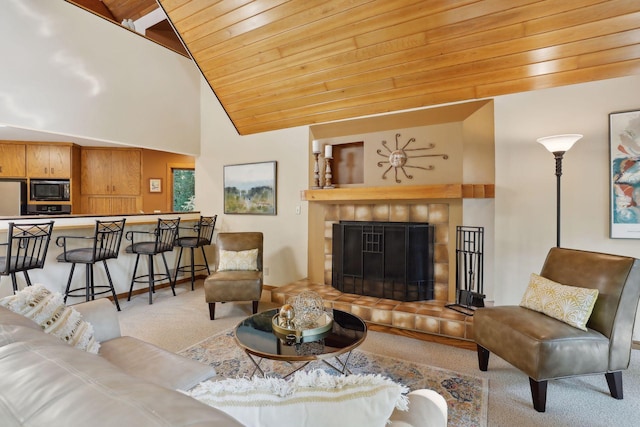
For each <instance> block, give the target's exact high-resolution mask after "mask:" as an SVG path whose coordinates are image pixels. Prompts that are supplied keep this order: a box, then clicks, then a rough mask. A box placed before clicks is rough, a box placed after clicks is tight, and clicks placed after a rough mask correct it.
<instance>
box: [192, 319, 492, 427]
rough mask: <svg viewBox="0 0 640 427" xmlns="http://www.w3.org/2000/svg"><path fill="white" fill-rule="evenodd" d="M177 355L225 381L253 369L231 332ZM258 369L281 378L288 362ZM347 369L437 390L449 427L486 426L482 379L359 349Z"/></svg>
mask: <svg viewBox="0 0 640 427" xmlns="http://www.w3.org/2000/svg"><path fill="white" fill-rule="evenodd" d="M179 354H181V355H182V356H185V357H188V358H191V359H194V360H197V361H199V362H201V363H206V364H208V365H211V366H213V367H214V368H215V370H216V372H217V374H218V375H219V376H222V377H225V378H236V377H243V376H249V375H251V374H252V372H253V369H254V367H253V364H252V363H251V361H250V360H249V358H248V356H247V355H246V354H245V353H244V351H243V350H242V349H241V348H240V347H238V345H237V344H236V341H235V337H234V335H233V329H231V330H228V331H225V332H221V333H220V334H217V335H214V336H212V337H209V338H207V339H205V340H203V341H201V342H200V343H198V344H196V345H194V346H192V347H189V348H188V349H186V350H182V351H180V352H179ZM260 367H261V368H262V369H263V370H264V372H265V373H267V375H269V376H275V377H283V376H285V375H287V374H288V373H289V372H290V371H291V365H289V364H288V363H286V362H277V361H271V360H263V361H262V363H261V364H260ZM348 367H349V369H350V370H351V372H352V373H354V374H382V375H384V376H386V377H388V378H390V379H392V380H394V381H396V382H398V383H401V384H404V385H406V386H407V387H409V389H411V390H416V389H420V388H428V389H432V390H435V391H437V392H438V393H440V394H441V395H442V396H444V398H445V399H446V401H447V405H448V410H449V426H450V427H471V426H486V425H487V407H488V395H489V391H488V388H489V387H488V380H486V379H484V378H479V377H474V376H471V375H467V374H461V373H457V372H453V371H449V370H446V369H441V368H437V367H433V366H428V365H423V364H419V363H413V362H408V361H405V360H400V359H393V358H390V357H386V356H381V355H377V354H374V353H370V352H367V351H363V350H354V351H353V353H352V354H351V357H350V359H349V363H348ZM306 369H323V370H326V371H327V372H330V373H334V374H337V373H336V372H335V371H334V370H333V369H331V368H330V367H328V366H327V365H326V364H324V363H322V362H312V363H310V364H309V365H308V366H307V367H306Z"/></svg>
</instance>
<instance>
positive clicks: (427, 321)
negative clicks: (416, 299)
mask: <svg viewBox="0 0 640 427" xmlns="http://www.w3.org/2000/svg"><path fill="white" fill-rule="evenodd" d="M415 318H416V320H415V325H416V330H417V331H419V332H424V333H427V334H432V335H440V319H438V318H437V317H433V316H423V315H417V316H416V317H415Z"/></svg>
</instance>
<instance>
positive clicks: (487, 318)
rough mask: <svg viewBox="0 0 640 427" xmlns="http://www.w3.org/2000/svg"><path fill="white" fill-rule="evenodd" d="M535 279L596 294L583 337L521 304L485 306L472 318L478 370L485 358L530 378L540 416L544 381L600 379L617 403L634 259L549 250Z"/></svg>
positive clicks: (637, 264) (637, 286)
mask: <svg viewBox="0 0 640 427" xmlns="http://www.w3.org/2000/svg"><path fill="white" fill-rule="evenodd" d="M540 276H542V277H544V278H547V279H550V280H552V281H554V282H557V283H560V284H563V285H569V286H577V287H580V288H590V289H598V296H597V300H596V302H595V305H594V306H593V311H592V313H591V316H590V317H589V320H588V322H587V324H586V329H587V330H586V331H583V330H581V329H578V328H575V327H573V326H570V325H568V324H566V323H563V322H561V321H560V320H556V319H555V318H553V317H550V316H547V315H545V314H543V313H540V312H538V311H534V310H530V309H528V308H524V307H521V306H497V307H485V308H480V309H478V310H476V312H475V314H474V321H473V323H474V336H475V341H476V343H477V347H478V364H479V366H480V370H482V371H486V370H487V367H488V362H489V354H490V352H493V353H495V354H496V355H498V356H500V357H501V358H503V359H504V360H506V361H507V362H509V363H511V364H512V365H514V366H515V367H516V368H518V369H520V370H521V371H523V372H524V373H525V374H527V375H528V376H529V383H530V386H531V395H532V399H533V406H534V408H535V409H536V410H537V411H539V412H544V411H545V405H546V395H547V380H551V379H557V378H566V377H573V376H578V375H588V374H605V377H606V380H607V384H608V386H609V391H610V393H611V396H613V397H614V398H616V399H622V397H623V395H622V370H624V369H627V368H628V366H629V359H630V355H631V344H632V333H633V325H634V323H635V318H636V311H637V309H638V300H639V299H640V261H639V260H636V259H635V258H630V257H625V256H617V255H608V254H602V253H597V252H586V251H579V250H572V249H562V248H553V249H551V250H550V251H549V254H548V255H547V259H546V261H545V263H544V266H543V267H542V271H541V273H540Z"/></svg>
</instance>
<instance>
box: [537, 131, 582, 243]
mask: <svg viewBox="0 0 640 427" xmlns="http://www.w3.org/2000/svg"><path fill="white" fill-rule="evenodd" d="M580 138H582V135H578V134H567V135H553V136H545V137H543V138H538V139H537V141H538V142H539V143H540V144H542V145H544V147H545V148H546V149H547V150H549V151H550V152H551V153H553V156H554V157H555V158H556V246H557V247H560V176H562V156H564V153H566V152H567V151H569V149H570V148H571V147H573V144H575V143H576V142H577V141H578V140H579V139H580Z"/></svg>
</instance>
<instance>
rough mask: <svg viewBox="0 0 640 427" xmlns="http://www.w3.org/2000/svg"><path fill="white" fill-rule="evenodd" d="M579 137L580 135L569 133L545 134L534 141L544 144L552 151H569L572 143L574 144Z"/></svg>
mask: <svg viewBox="0 0 640 427" xmlns="http://www.w3.org/2000/svg"><path fill="white" fill-rule="evenodd" d="M580 138H582V135H579V134H577V133H570V134H566V135H553V136H545V137H542V138H538V139H537V140H536V141H538V142H539V143H540V144H542V145H544V147H545V148H546V149H547V150H549V151H551V152H552V153H557V152H560V151H562V152H565V151H569V149H570V148H571V147H573V144H575V143H576V142H577V141H578V140H579V139H580Z"/></svg>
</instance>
